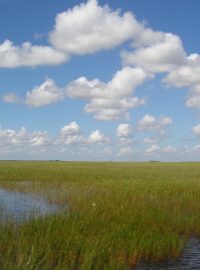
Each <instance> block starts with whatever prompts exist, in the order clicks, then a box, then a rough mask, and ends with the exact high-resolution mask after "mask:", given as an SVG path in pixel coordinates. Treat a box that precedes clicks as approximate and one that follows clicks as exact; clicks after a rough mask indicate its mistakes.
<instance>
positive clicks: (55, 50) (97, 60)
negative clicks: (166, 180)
mask: <svg viewBox="0 0 200 270" xmlns="http://www.w3.org/2000/svg"><path fill="white" fill-rule="evenodd" d="M199 8H200V3H199V0H192V1H182V0H175V1H160V0H152V1H147V0H140V1H136V0H133V1H128V0H125V1H121V2H119V1H114V0H110V1H104V0H102V1H101V0H99V1H97V0H88V1H78V0H77V1H74V0H70V1H69V0H68V1H64V0H63V1H47V0H43V1H32V0H29V1H27V0H18V1H14V0H0V24H1V25H2V27H1V31H0V91H1V94H0V102H1V105H0V125H1V129H0V145H1V151H0V159H62V160H113V161H117V160H119V161H120V160H122V161H146V160H150V159H156V160H162V161H179V160H180V161H188V160H189V161H190V160H199V152H200V143H199V138H200V113H199V108H200V55H199V44H200V36H199V34H198V32H199V29H198V28H199V25H200V18H199V14H198V11H199Z"/></svg>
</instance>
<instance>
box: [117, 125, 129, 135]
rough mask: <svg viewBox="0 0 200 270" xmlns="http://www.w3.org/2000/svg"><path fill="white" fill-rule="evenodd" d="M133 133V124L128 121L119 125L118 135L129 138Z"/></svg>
mask: <svg viewBox="0 0 200 270" xmlns="http://www.w3.org/2000/svg"><path fill="white" fill-rule="evenodd" d="M132 135H133V126H132V125H130V124H127V123H123V124H120V125H119V126H118V127H117V137H120V138H128V137H131V136H132Z"/></svg>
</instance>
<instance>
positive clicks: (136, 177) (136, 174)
mask: <svg viewBox="0 0 200 270" xmlns="http://www.w3.org/2000/svg"><path fill="white" fill-rule="evenodd" d="M0 186H1V187H4V188H6V189H14V190H20V191H24V192H28V193H37V194H41V195H42V196H43V197H45V198H47V199H48V200H49V201H51V202H56V203H58V204H60V205H67V206H68V210H67V211H64V212H63V213H58V214H57V215H54V216H49V217H46V218H40V219H37V220H33V221H30V222H27V223H24V224H23V225H20V226H15V224H9V225H7V226H5V225H4V224H0V230H1V237H0V269H3V270H4V269H5V270H10V269H12V270H13V269H19V270H21V269H23V270H24V269H34V270H35V269H38V270H39V269H42V270H43V269H47V270H49V269H58V270H61V269H62V270H63V269H67V270H68V269H69V270H75V269H77V270H90V269H94V270H95V269H99V270H100V269H109V270H112V269H113V270H117V269H131V268H133V267H134V265H135V263H136V262H137V261H138V260H140V259H141V258H142V259H143V260H154V261H157V260H162V259H163V258H166V257H168V256H178V255H179V254H180V252H181V250H182V249H183V247H184V244H185V242H186V240H187V239H188V237H190V236H191V235H196V236H199V234H200V164H199V163H111V162H110V163H78V162H69V163H65V162H0Z"/></svg>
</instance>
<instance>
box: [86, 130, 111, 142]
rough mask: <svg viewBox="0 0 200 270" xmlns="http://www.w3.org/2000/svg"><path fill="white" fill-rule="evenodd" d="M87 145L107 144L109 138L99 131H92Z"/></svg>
mask: <svg viewBox="0 0 200 270" xmlns="http://www.w3.org/2000/svg"><path fill="white" fill-rule="evenodd" d="M88 142H89V143H108V142H109V138H108V137H106V136H105V135H104V134H103V133H101V131H99V130H94V131H92V133H91V134H90V136H89V140H88Z"/></svg>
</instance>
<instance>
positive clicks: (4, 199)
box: [0, 188, 60, 222]
mask: <svg viewBox="0 0 200 270" xmlns="http://www.w3.org/2000/svg"><path fill="white" fill-rule="evenodd" d="M59 210H60V207H59V206H58V205H56V204H50V203H49V202H48V201H46V200H45V199H43V198H41V197H38V196H31V195H28V194H25V193H21V192H15V191H6V190H5V189H2V188H0V222H5V221H9V220H14V221H16V222H23V221H26V220H29V219H31V218H35V217H39V216H46V215H50V214H53V213H56V212H58V211H59Z"/></svg>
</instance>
